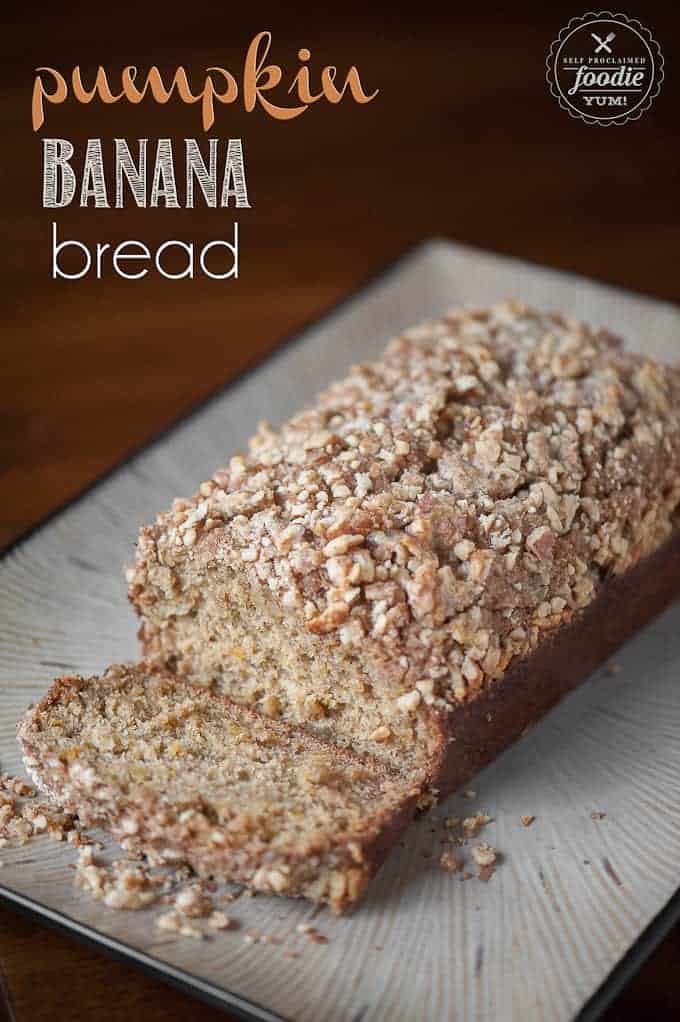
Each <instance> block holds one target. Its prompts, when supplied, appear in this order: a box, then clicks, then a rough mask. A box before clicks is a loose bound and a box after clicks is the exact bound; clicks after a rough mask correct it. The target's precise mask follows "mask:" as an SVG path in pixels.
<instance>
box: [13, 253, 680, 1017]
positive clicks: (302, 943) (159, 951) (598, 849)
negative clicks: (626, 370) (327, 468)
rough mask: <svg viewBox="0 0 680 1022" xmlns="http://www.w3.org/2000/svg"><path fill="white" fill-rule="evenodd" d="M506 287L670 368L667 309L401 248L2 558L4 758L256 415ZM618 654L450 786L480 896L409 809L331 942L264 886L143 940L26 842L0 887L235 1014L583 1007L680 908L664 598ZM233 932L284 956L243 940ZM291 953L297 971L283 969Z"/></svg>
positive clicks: (618, 977) (118, 655) (561, 1013)
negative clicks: (197, 925)
mask: <svg viewBox="0 0 680 1022" xmlns="http://www.w3.org/2000/svg"><path fill="white" fill-rule="evenodd" d="M508 296H517V297H520V298H522V299H524V300H526V301H528V302H531V303H536V304H538V305H540V306H543V307H549V308H554V309H560V310H563V311H565V312H567V313H569V314H573V315H577V316H579V317H584V318H586V319H588V320H591V321H593V322H594V323H597V324H604V325H608V326H610V327H613V328H614V329H616V330H618V331H620V332H621V333H623V334H624V336H626V337H628V338H630V340H631V341H632V342H635V343H637V344H638V345H642V346H644V347H645V348H646V349H647V350H648V351H652V352H654V353H655V354H657V355H659V356H661V357H665V358H671V359H677V358H678V357H680V314H679V312H678V309H676V308H674V307H672V306H670V305H667V304H663V303H661V302H656V301H652V300H650V299H647V298H643V297H639V296H637V295H633V294H629V293H624V292H621V291H618V290H614V289H612V288H608V287H603V286H601V285H598V284H595V283H592V282H589V281H586V280H583V279H581V278H578V277H575V276H570V275H567V274H563V273H557V272H554V271H551V270H546V269H541V268H538V267H535V266H529V265H527V264H524V263H520V262H516V261H514V260H510V259H504V258H499V257H496V256H492V255H488V254H485V253H481V252H477V251H474V250H472V249H468V248H464V247H461V246H458V245H453V244H449V243H446V242H439V241H436V242H432V243H429V244H426V245H424V246H422V247H420V248H418V249H417V250H416V251H414V252H412V253H411V254H409V255H408V256H407V257H405V258H404V259H403V260H402V261H401V262H399V263H398V264H397V265H396V266H395V267H393V268H392V269H390V270H388V271H387V272H386V273H385V274H383V275H382V276H381V278H380V279H379V280H377V281H375V282H374V283H372V284H371V285H370V286H369V287H368V288H366V289H365V290H364V291H363V292H362V293H361V294H359V295H358V296H356V297H354V298H352V299H351V300H350V301H348V302H345V303H344V304H343V305H342V306H341V307H340V308H339V309H337V310H336V311H334V312H333V313H332V314H331V315H330V316H327V317H326V318H325V319H324V320H323V322H321V323H319V324H318V325H316V326H314V327H312V328H310V329H308V330H306V331H305V332H304V333H303V334H302V335H301V336H300V337H299V338H298V339H297V340H296V341H295V342H294V343H290V344H288V345H287V346H285V347H284V348H283V349H281V350H280V351H279V353H278V354H277V355H275V356H274V357H272V358H270V359H269V360H268V361H267V362H266V363H265V364H264V365H262V366H261V367H259V368H258V369H256V370H254V371H252V372H250V373H249V374H248V375H247V376H245V377H242V378H241V379H240V380H238V381H237V382H236V383H235V384H233V385H232V386H230V387H229V388H228V389H227V390H225V391H223V392H221V393H220V394H218V395H217V396H216V397H215V398H213V400H212V401H210V402H209V403H208V404H206V405H205V406H204V407H203V408H202V409H201V410H200V411H198V412H197V413H195V414H194V415H192V416H191V417H190V418H189V419H188V420H185V421H184V422H183V423H182V424H180V425H179V426H178V427H176V428H175V429H173V430H172V431H171V432H170V433H168V434H166V435H164V436H163V437H162V438H160V439H159V440H158V441H156V442H155V443H154V444H153V445H152V446H151V447H149V448H147V449H146V450H144V451H143V452H142V453H140V454H139V455H138V456H137V457H135V458H134V459H133V460H131V461H129V462H128V463H127V464H126V465H124V466H123V467H122V468H120V469H119V470H117V471H116V472H115V473H113V474H112V475H111V476H109V477H108V478H107V479H105V480H104V481H103V482H100V483H99V484H97V485H96V486H95V487H94V488H93V489H91V490H90V491H89V492H88V493H87V494H85V495H84V496H83V497H81V498H80V499H79V500H77V501H76V502H75V503H73V504H71V505H70V506H69V507H68V508H66V509H65V510H64V511H62V512H60V513H59V514H57V515H56V516H55V517H53V518H52V519H51V520H49V521H48V522H47V523H45V524H44V525H42V526H41V527H40V528H38V529H37V530H35V531H34V532H33V533H32V535H30V536H29V537H28V538H27V539H25V540H24V541H23V542H21V543H19V544H17V545H16V546H15V547H14V548H13V549H12V550H11V551H10V552H9V553H8V554H7V556H6V557H5V559H4V561H3V562H2V563H1V564H0V643H1V644H2V651H1V666H0V763H1V764H2V767H3V768H4V769H7V770H10V771H13V772H14V771H19V770H20V761H19V755H18V749H17V746H16V741H15V737H14V730H15V721H16V719H17V718H18V717H19V715H20V714H21V713H22V712H23V710H24V708H25V707H26V705H27V703H28V702H29V701H30V700H35V699H36V698H37V697H38V696H39V695H40V694H41V693H42V692H43V691H44V689H45V688H46V687H47V685H48V684H49V682H50V680H51V679H52V678H53V677H54V676H55V675H57V674H59V673H64V672H68V671H73V670H78V671H80V672H83V673H90V672H98V671H100V670H101V669H102V668H104V667H105V666H106V665H107V664H108V663H110V662H111V661H115V660H121V659H127V658H134V657H135V656H136V642H135V629H136V623H135V620H134V618H133V615H132V612H131V610H130V609H129V608H128V606H127V603H126V599H125V589H124V584H123V581H122V575H121V565H122V563H123V562H124V561H126V560H127V559H129V558H130V553H131V550H132V546H133V543H134V539H135V534H136V530H137V528H138V526H139V525H140V524H141V523H142V522H144V521H146V520H149V519H150V518H152V517H153V515H154V513H155V512H156V510H157V509H159V508H163V507H165V506H166V505H167V504H168V502H169V501H170V500H171V498H172V497H173V496H175V495H177V494H183V493H189V492H191V491H193V490H194V489H195V487H196V484H197V483H198V482H199V481H200V480H202V479H204V478H206V477H207V476H208V475H209V473H210V472H211V471H212V470H213V469H214V468H215V467H216V466H217V465H218V464H221V463H223V462H224V461H225V458H226V457H227V456H228V455H229V454H230V453H232V451H233V450H234V449H236V448H239V447H240V446H241V445H243V442H244V441H245V439H246V437H247V436H248V434H250V432H251V431H252V429H253V427H254V426H255V424H256V422H257V420H258V419H260V418H262V417H266V418H268V419H270V420H272V421H274V422H278V421H280V420H281V419H282V418H283V417H285V416H286V415H288V414H289V413H290V412H292V411H294V410H295V409H296V408H297V407H298V406H299V405H300V404H301V403H302V402H304V401H306V400H307V399H310V398H311V397H313V395H314V393H315V392H316V391H317V390H318V389H319V387H321V386H322V385H324V384H325V383H326V382H328V381H329V380H330V379H332V378H333V377H335V376H337V375H339V374H341V373H342V372H343V371H344V370H345V369H346V368H347V366H348V365H349V364H350V363H351V362H354V361H356V360H360V359H365V358H372V357H374V356H376V355H378V353H379V352H380V350H381V348H382V347H383V345H384V343H385V341H386V340H387V339H388V338H389V336H390V335H391V334H392V333H394V332H395V331H397V330H398V329H399V328H401V327H405V326H407V325H409V324H411V323H413V322H415V321H417V320H418V319H420V318H422V317H424V316H427V315H431V314H436V313H439V312H443V311H444V310H446V309H447V308H449V307H450V306H452V305H455V304H459V303H466V304H487V303H489V302H491V301H495V300H497V299H502V298H504V297H508ZM263 300H266V296H263ZM228 343H230V341H229V338H228V337H227V338H225V344H228ZM617 661H618V663H619V664H620V665H621V667H622V670H621V671H620V673H618V674H613V675H607V674H606V673H605V672H601V674H600V675H598V676H596V677H595V678H593V679H592V680H591V681H590V682H589V683H587V684H586V685H585V686H583V687H582V688H581V689H580V690H579V691H578V692H577V693H575V694H574V695H572V696H571V697H570V698H569V699H568V700H567V701H566V702H565V703H563V704H562V705H561V706H560V707H559V708H558V709H557V710H556V711H554V712H553V713H552V714H551V715H550V716H549V717H548V718H547V719H546V720H545V721H544V722H543V723H542V724H541V725H539V726H538V727H537V728H536V729H535V730H533V731H532V732H531V734H530V735H529V736H528V737H527V738H525V739H524V740H523V741H522V742H520V743H519V744H518V745H517V746H515V747H514V748H513V749H511V750H510V751H508V752H506V754H505V755H504V756H502V757H501V759H500V760H498V761H497V762H496V763H495V764H493V765H492V766H491V767H490V768H488V769H487V770H485V771H484V773H483V774H481V775H480V776H479V777H478V778H477V779H476V780H475V782H474V785H473V786H474V788H475V789H476V790H477V792H478V797H477V798H476V799H475V800H474V801H473V802H464V801H463V800H462V799H461V798H460V797H454V798H452V799H451V800H449V803H448V804H447V806H446V807H445V810H439V811H438V815H447V814H454V815H457V816H460V815H461V810H462V809H467V810H468V811H469V810H470V808H472V807H477V806H482V807H484V808H486V809H487V810H488V811H489V812H490V813H491V815H492V816H493V817H494V818H495V821H496V822H495V823H494V824H492V825H491V826H490V827H489V828H488V832H487V834H488V839H489V840H490V841H491V842H492V843H493V844H494V845H495V846H497V847H498V848H499V849H501V850H502V852H503V854H504V861H503V864H502V866H501V868H500V869H499V870H498V871H497V873H496V874H495V876H494V877H493V878H492V879H491V881H490V882H489V883H488V884H482V883H480V882H479V881H477V880H470V881H467V882H460V880H459V879H458V878H457V877H451V876H450V875H447V874H445V873H443V872H442V871H441V870H440V869H439V868H438V866H437V864H436V863H437V857H438V853H439V851H440V850H441V846H440V843H439V842H440V838H441V824H439V825H437V826H436V828H435V829H436V833H433V832H432V830H433V827H435V825H434V824H433V823H432V821H431V819H430V818H428V817H424V818H422V819H421V820H420V821H418V822H417V823H416V824H415V825H414V827H413V828H412V830H411V832H410V833H409V835H408V836H407V839H406V841H405V843H404V845H403V847H400V848H398V849H397V850H396V851H395V852H394V853H393V854H392V855H391V857H390V859H389V861H388V863H387V865H386V866H385V867H384V868H383V870H382V871H381V873H380V874H379V876H378V877H377V879H376V881H375V882H374V884H373V886H372V888H371V890H370V894H369V896H368V898H367V899H366V900H365V901H364V902H363V904H362V906H361V908H360V910H359V911H358V912H357V913H356V914H355V915H354V916H353V917H352V918H347V919H341V920H334V919H332V918H330V917H326V916H325V915H323V916H319V917H318V918H316V919H315V925H316V926H317V927H318V928H319V929H320V930H322V931H323V932H324V933H325V934H326V935H327V936H328V937H329V943H328V944H326V945H320V944H314V943H310V942H309V941H306V940H305V939H304V937H302V936H301V935H299V934H296V933H295V927H296V924H297V923H299V922H301V921H304V920H307V919H308V918H310V916H311V915H312V912H313V910H312V908H311V907H310V906H308V905H306V904H303V903H300V902H293V901H287V900H283V899H273V898H265V897H258V898H245V897H244V898H241V899H239V900H238V901H237V903H236V905H235V906H234V908H233V914H234V915H235V916H236V917H237V918H238V919H239V920H240V922H241V924H242V927H241V929H240V930H239V931H236V932H233V933H232V932H228V933H225V934H222V935H219V936H216V937H215V939H213V940H212V941H210V942H204V943H202V944H197V943H195V942H194V941H191V940H177V939H175V938H173V937H170V936H169V935H165V936H160V935H159V934H158V933H154V926H153V918H152V913H149V912H141V913H134V912H127V913H125V912H114V911H110V910H108V909H106V908H103V907H102V906H101V904H100V903H98V902H93V901H91V900H89V899H88V898H87V896H85V895H83V894H81V893H80V892H77V891H75V890H74V888H73V886H72V877H73V871H72V870H71V869H69V863H71V862H73V858H74V855H73V852H72V851H71V850H70V849H69V848H67V847H64V846H60V845H57V844H55V843H53V842H51V841H49V840H47V839H42V838H41V839H37V840H34V841H32V842H30V843H29V844H27V845H26V846H25V847H24V848H21V849H17V850H14V851H12V850H8V849H3V852H2V859H3V860H4V863H5V865H4V867H3V868H2V870H0V884H1V885H2V886H1V887H0V895H2V896H4V897H5V898H7V899H9V900H10V901H13V902H15V903H17V904H19V905H21V906H24V907H28V908H29V909H31V910H32V911H34V912H35V913H37V914H40V915H42V916H43V917H45V918H47V919H51V920H52V921H56V922H57V923H58V924H61V925H63V926H65V927H67V928H68V929H69V930H71V931H74V932H76V933H79V934H80V935H81V936H85V937H88V938H90V939H92V940H95V941H97V942H99V943H100V944H101V945H102V946H104V947H105V948H108V949H109V950H110V951H112V952H114V953H119V954H121V955H123V956H125V957H126V958H128V959H130V960H131V961H136V962H137V963H138V964H141V965H143V966H146V967H147V968H152V969H153V970H155V971H156V972H157V973H158V974H160V975H161V976H163V977H165V978H166V979H169V980H170V981H174V982H179V983H181V984H183V985H185V986H186V987H187V988H189V989H191V990H193V991H194V992H195V993H196V994H198V995H200V996H203V997H207V998H209V999H211V1000H213V1001H215V1002H216V1003H219V1004H221V1005H223V1006H225V1007H229V1008H230V1009H231V1010H232V1012H233V1013H234V1014H240V1015H241V1017H244V1018H258V1019H272V1018H281V1017H283V1018H284V1019H288V1020H292V1019H295V1020H299V1022H318V1020H323V1022H359V1020H361V1022H401V1020H411V1019H418V1020H423V1022H424V1020H437V1022H438V1020H442V1019H454V1018H455V1019H456V1020H457V1022H486V1020H488V1022H491V1020H493V1022H499V1020H522V1022H526V1020H534V1019H536V1020H540V1022H549V1020H555V1022H557V1020H560V1022H561V1020H567V1019H574V1018H576V1017H577V1016H579V1015H580V1017H581V1019H591V1018H594V1017H596V1015H597V1013H598V1011H599V1010H600V1009H601V1008H602V1007H603V1005H604V1004H605V1003H606V1001H607V1000H608V999H609V998H610V997H611V996H612V995H613V993H615V992H616V991H617V989H619V988H620V985H621V984H622V983H623V982H625V979H626V978H627V977H628V976H629V975H630V974H631V972H632V970H633V969H634V968H635V966H636V964H639V961H640V960H641V959H642V958H643V957H644V955H645V953H647V952H648V950H650V949H651V947H652V946H653V944H654V942H655V941H656V940H658V939H659V938H660V936H661V935H662V933H663V931H664V929H665V928H667V927H668V926H669V925H670V924H671V923H672V921H673V920H674V919H675V918H676V916H677V915H678V914H680V898H678V897H677V896H676V897H675V898H674V899H673V896H674V894H675V892H676V887H677V885H678V867H679V865H680V796H679V794H678V793H679V792H680V684H679V682H680V607H678V605H676V606H674V607H673V608H671V609H670V610H669V611H668V612H667V613H666V614H665V616H664V617H663V618H661V619H659V620H658V621H657V622H656V623H655V624H654V625H653V626H652V627H651V628H649V629H647V630H646V631H645V632H644V633H643V634H641V635H640V636H639V637H638V638H636V639H635V640H634V641H633V642H631V643H630V644H629V645H628V646H627V647H626V648H625V649H623V650H622V651H621V653H620V655H619V656H618V657H617ZM593 811H602V812H605V813H606V814H607V815H606V818H605V819H603V820H600V821H594V820H593V819H591V813H592V812H593ZM527 813H531V814H534V815H535V816H536V822H535V823H534V824H533V826H532V827H530V828H528V829H527V828H524V827H522V826H521V825H520V823H519V818H520V816H521V815H522V814H527ZM487 834H485V836H487ZM428 853H432V855H431V856H430V857H427V856H428ZM671 899H673V900H671ZM669 902H670V904H669ZM653 921H655V922H654V923H653ZM652 923H653V925H652V926H651V928H649V927H650V924H652ZM250 930H256V931H259V932H260V933H267V934H269V935H272V936H275V937H279V938H281V939H282V940H283V943H282V944H281V945H274V946H270V945H265V944H254V945H250V944H247V943H245V942H244V940H243V934H244V933H245V932H246V931H250ZM645 931H646V932H645ZM377 947H379V948H381V949H382V950H377ZM291 948H297V949H298V950H300V951H301V955H300V957H299V958H296V959H291V958H287V957H285V951H287V950H290V949H291ZM631 948H632V949H633V950H632V951H631ZM622 962H623V964H621V963H622ZM612 970H613V972H612ZM258 1005H260V1006H262V1007H257V1006H258Z"/></svg>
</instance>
